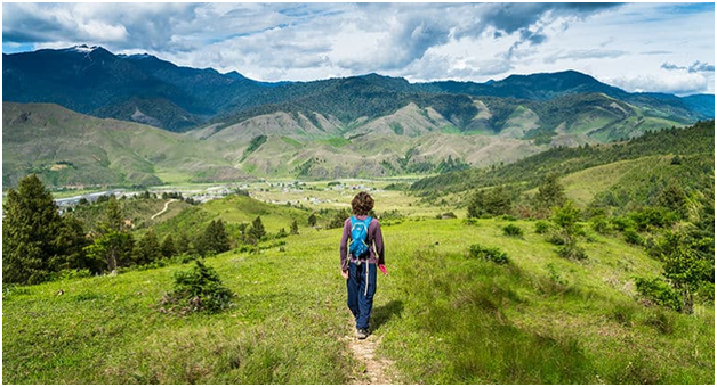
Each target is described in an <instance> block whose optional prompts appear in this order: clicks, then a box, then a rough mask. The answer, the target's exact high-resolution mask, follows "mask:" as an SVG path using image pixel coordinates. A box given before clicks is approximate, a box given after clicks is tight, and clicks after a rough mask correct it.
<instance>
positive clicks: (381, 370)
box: [346, 319, 396, 385]
mask: <svg viewBox="0 0 717 387" xmlns="http://www.w3.org/2000/svg"><path fill="white" fill-rule="evenodd" d="M351 323H352V324H353V319H351ZM382 338H383V336H374V335H373V334H371V335H370V336H369V337H367V338H365V339H363V340H359V339H357V338H356V336H355V335H354V331H353V330H352V331H351V335H350V336H346V340H347V341H348V345H349V349H350V350H351V352H352V353H353V354H354V358H356V360H358V361H359V362H361V363H363V364H364V365H365V368H364V371H363V374H359V376H358V377H357V378H352V379H351V380H350V381H349V384H359V385H362V384H379V385H380V384H393V383H395V379H396V375H395V371H394V368H393V362H392V361H390V360H386V359H381V358H380V357H379V356H378V355H377V354H376V348H378V346H379V344H380V343H381V339H382Z"/></svg>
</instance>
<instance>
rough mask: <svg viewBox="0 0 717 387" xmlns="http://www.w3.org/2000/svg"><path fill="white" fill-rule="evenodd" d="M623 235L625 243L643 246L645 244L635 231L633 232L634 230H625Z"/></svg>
mask: <svg viewBox="0 0 717 387" xmlns="http://www.w3.org/2000/svg"><path fill="white" fill-rule="evenodd" d="M623 234H624V235H625V241H627V243H629V244H631V245H636V246H643V245H644V244H645V240H644V239H643V238H642V237H641V236H640V234H638V233H637V231H635V229H634V228H628V229H625V231H623Z"/></svg>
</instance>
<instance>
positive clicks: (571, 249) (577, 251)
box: [555, 244, 588, 261]
mask: <svg viewBox="0 0 717 387" xmlns="http://www.w3.org/2000/svg"><path fill="white" fill-rule="evenodd" d="M555 251H557V253H558V255H559V256H561V257H563V258H567V259H570V260H574V261H582V260H583V259H586V258H587V257H588V255H587V253H585V249H584V248H582V247H580V246H576V245H574V244H573V245H569V244H567V245H564V246H558V248H557V249H556V250H555Z"/></svg>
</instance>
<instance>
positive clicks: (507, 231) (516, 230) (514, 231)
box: [503, 224, 523, 238]
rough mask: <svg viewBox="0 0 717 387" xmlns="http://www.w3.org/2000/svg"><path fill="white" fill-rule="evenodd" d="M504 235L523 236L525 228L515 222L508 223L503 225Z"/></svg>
mask: <svg viewBox="0 0 717 387" xmlns="http://www.w3.org/2000/svg"><path fill="white" fill-rule="evenodd" d="M503 236H507V237H511V238H522V237H523V229H522V228H520V227H518V226H516V225H514V224H509V225H506V226H505V227H503Z"/></svg>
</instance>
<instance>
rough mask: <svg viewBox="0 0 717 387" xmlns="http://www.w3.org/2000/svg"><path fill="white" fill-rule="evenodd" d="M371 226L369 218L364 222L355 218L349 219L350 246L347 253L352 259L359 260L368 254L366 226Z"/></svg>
mask: <svg viewBox="0 0 717 387" xmlns="http://www.w3.org/2000/svg"><path fill="white" fill-rule="evenodd" d="M369 224H371V217H370V216H369V217H368V218H366V220H364V221H360V220H358V219H356V217H355V216H352V217H351V245H350V246H349V253H351V255H353V256H354V258H360V257H362V256H364V255H366V254H368V251H369V250H368V244H367V243H366V242H368V225H369Z"/></svg>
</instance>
